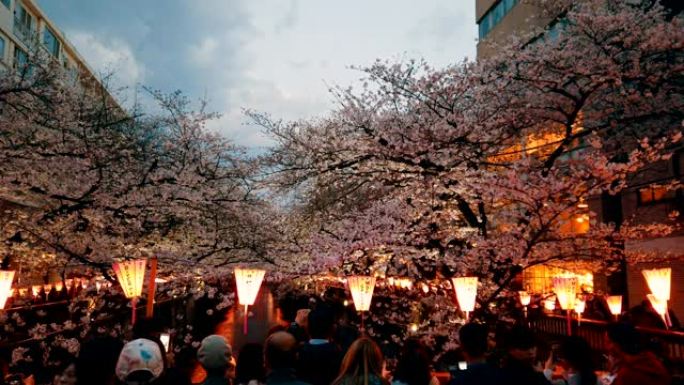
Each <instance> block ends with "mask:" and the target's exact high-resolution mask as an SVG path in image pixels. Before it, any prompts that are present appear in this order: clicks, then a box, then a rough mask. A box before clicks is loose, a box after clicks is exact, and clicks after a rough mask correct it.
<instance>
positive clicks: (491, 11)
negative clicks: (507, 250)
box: [475, 0, 684, 319]
mask: <svg viewBox="0 0 684 385" xmlns="http://www.w3.org/2000/svg"><path fill="white" fill-rule="evenodd" d="M661 3H662V4H663V5H664V6H665V7H666V8H667V9H668V10H670V12H671V15H673V16H675V15H679V16H677V17H681V12H682V9H683V8H684V2H681V1H673V0H661ZM475 7H476V21H477V24H478V29H479V41H478V44H477V56H478V59H486V58H488V57H490V56H492V55H493V54H495V53H496V50H497V45H498V44H502V43H505V41H506V39H508V38H509V37H510V36H511V35H513V34H516V35H518V36H525V35H526V34H530V33H531V32H533V31H540V30H543V31H545V32H543V33H546V34H553V33H556V32H557V27H558V26H560V25H562V23H561V22H560V20H559V18H558V17H552V16H549V15H543V12H542V10H541V9H539V8H536V7H534V6H533V5H531V4H529V3H527V2H524V1H522V0H476V1H475ZM530 36H531V37H533V36H537V35H535V34H534V33H533V34H531V35H530ZM523 145H524V144H523ZM672 151H673V155H672V158H671V159H670V161H663V162H659V163H657V164H652V165H650V166H649V167H648V169H647V170H644V171H643V172H641V173H640V174H639V175H638V176H635V177H634V178H633V180H631V182H630V185H629V188H627V189H626V190H625V191H623V192H622V193H621V194H620V195H618V196H610V195H608V194H606V195H604V196H600V197H588V199H587V201H586V203H583V204H584V205H586V206H587V208H588V209H590V210H592V211H593V212H595V213H596V215H597V219H598V220H599V221H603V222H606V223H617V224H621V223H623V221H625V220H630V221H631V222H632V223H637V224H649V223H658V222H664V221H669V220H670V218H668V215H669V214H670V213H672V212H675V211H678V212H680V213H682V215H680V219H679V220H678V222H679V224H680V225H682V224H684V221H682V219H681V218H682V216H684V192H683V191H682V189H681V188H680V189H679V190H677V191H671V190H667V189H665V188H664V187H663V186H664V185H665V184H667V183H669V182H672V181H673V180H675V181H680V182H684V174H683V173H682V170H684V149H683V148H681V147H680V148H675V149H673V150H672ZM574 219H577V221H578V222H581V224H582V225H583V226H580V227H581V229H582V230H581V231H586V230H588V228H587V227H588V225H589V223H588V221H587V220H586V219H584V218H574ZM574 225H577V224H576V223H573V226H574ZM573 231H574V230H573ZM625 250H626V251H631V250H639V251H647V252H653V253H657V254H659V255H663V256H664V255H666V254H670V255H674V256H675V258H673V259H672V260H668V259H666V258H665V257H663V258H662V259H661V260H660V261H659V262H657V263H649V264H639V265H633V266H629V267H628V268H627V271H626V272H625V274H624V275H617V276H613V277H609V278H608V279H607V280H606V277H605V276H603V277H602V276H600V274H592V275H593V277H592V281H593V282H592V285H594V286H595V287H596V288H598V289H600V290H606V291H612V292H624V291H626V292H627V294H628V298H627V299H628V301H626V302H627V303H628V305H629V306H634V305H637V304H639V303H641V302H642V301H643V300H644V299H645V298H646V294H647V293H648V288H647V286H646V284H645V281H644V278H643V277H642V275H641V270H642V269H644V268H652V267H654V266H669V267H671V268H672V299H673V300H672V303H671V308H672V309H673V310H674V311H675V313H676V314H677V315H678V317H679V319H683V318H684V263H682V262H678V261H677V260H680V261H681V259H682V258H684V231H682V230H681V229H680V230H678V231H677V232H676V233H675V234H673V235H671V236H668V237H663V238H657V239H649V240H646V241H642V242H638V243H629V244H626V245H625ZM557 273H558V268H554V267H551V266H540V267H537V268H534V269H530V271H529V272H526V273H525V274H524V276H523V282H524V283H523V284H525V285H527V286H531V287H534V288H536V289H538V290H548V288H549V285H550V277H551V276H553V275H554V274H557ZM578 273H579V276H580V279H581V278H582V277H583V276H584V275H585V274H584V272H578ZM625 286H626V288H625Z"/></svg>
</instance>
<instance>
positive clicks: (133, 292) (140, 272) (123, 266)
mask: <svg viewBox="0 0 684 385" xmlns="http://www.w3.org/2000/svg"><path fill="white" fill-rule="evenodd" d="M146 267H147V260H146V259H136V260H133V261H126V262H115V263H114V264H113V265H112V268H113V269H114V273H115V274H116V278H117V279H118V280H119V284H120V285H121V289H123V292H124V295H125V296H126V298H130V299H131V324H132V325H135V315H136V308H135V307H136V304H137V303H138V297H140V294H142V288H143V283H144V281H145V268H146Z"/></svg>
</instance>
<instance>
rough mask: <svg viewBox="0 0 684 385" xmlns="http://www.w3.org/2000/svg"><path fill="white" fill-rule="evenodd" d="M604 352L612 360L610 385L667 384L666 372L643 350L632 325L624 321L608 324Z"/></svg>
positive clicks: (661, 365)
mask: <svg viewBox="0 0 684 385" xmlns="http://www.w3.org/2000/svg"><path fill="white" fill-rule="evenodd" d="M606 336H607V345H608V352H609V354H610V355H611V357H613V359H614V360H615V365H616V367H615V369H614V373H615V374H616V377H615V381H613V384H612V385H646V384H648V385H667V384H670V375H669V373H668V372H667V369H665V366H664V365H663V363H662V362H660V361H659V360H658V358H657V357H656V356H655V355H654V354H653V353H651V352H649V351H645V350H644V349H643V346H642V345H641V343H640V341H639V334H638V332H637V331H636V329H635V328H634V326H632V325H630V324H627V323H613V324H610V325H608V332H607V333H606Z"/></svg>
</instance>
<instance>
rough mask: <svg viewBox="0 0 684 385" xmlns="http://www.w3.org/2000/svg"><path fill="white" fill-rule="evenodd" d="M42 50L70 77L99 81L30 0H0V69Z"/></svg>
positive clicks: (14, 66)
mask: <svg viewBox="0 0 684 385" xmlns="http://www.w3.org/2000/svg"><path fill="white" fill-rule="evenodd" d="M38 50H42V51H43V52H44V53H47V54H49V55H50V56H52V57H53V58H54V60H56V61H57V62H58V63H60V65H62V66H63V67H64V69H65V70H66V72H67V74H68V76H70V77H71V78H72V79H73V80H74V81H76V80H77V79H78V80H79V81H81V82H82V83H94V84H99V82H98V81H97V78H96V77H95V76H94V72H93V71H92V69H91V68H90V67H89V66H88V64H87V63H86V62H85V60H83V58H82V57H81V56H80V55H79V53H78V52H77V51H76V49H75V48H74V47H73V46H72V45H71V44H70V43H69V41H68V40H67V39H66V37H65V36H64V34H63V33H62V32H61V31H60V30H59V28H57V26H55V25H54V23H53V22H52V21H50V19H48V17H47V15H45V13H43V11H42V10H41V9H40V7H38V4H37V3H36V1H34V0H0V71H7V70H15V69H18V68H21V66H23V65H26V64H27V63H28V61H29V57H30V55H31V54H32V53H35V52H38Z"/></svg>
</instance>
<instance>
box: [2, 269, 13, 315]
mask: <svg viewBox="0 0 684 385" xmlns="http://www.w3.org/2000/svg"><path fill="white" fill-rule="evenodd" d="M13 280H14V270H0V309H3V308H4V307H5V303H6V302H7V298H9V296H10V293H11V292H12V281H13Z"/></svg>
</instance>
